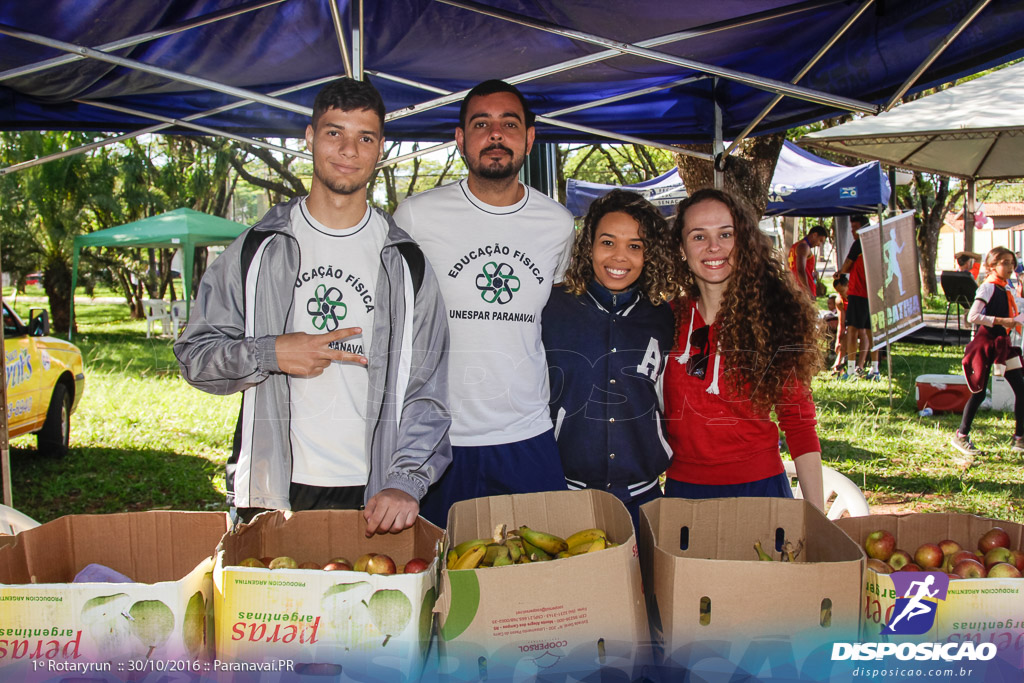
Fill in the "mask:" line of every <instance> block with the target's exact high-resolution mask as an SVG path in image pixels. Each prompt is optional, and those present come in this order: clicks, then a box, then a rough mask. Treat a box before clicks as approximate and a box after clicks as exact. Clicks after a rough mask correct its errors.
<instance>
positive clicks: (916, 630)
mask: <svg viewBox="0 0 1024 683" xmlns="http://www.w3.org/2000/svg"><path fill="white" fill-rule="evenodd" d="M889 577H890V578H891V579H892V583H893V586H894V587H895V588H896V595H897V596H898V597H897V598H896V604H895V606H894V607H893V610H892V616H891V617H890V619H889V623H888V624H886V625H885V628H883V629H882V633H885V634H895V635H904V636H914V635H921V634H923V633H927V632H928V631H929V630H931V627H932V625H933V624H934V623H935V612H936V610H937V609H938V607H939V601H940V600H945V599H946V591H947V590H948V589H949V577H948V576H946V575H945V574H942V573H939V572H894V573H893V574H890V575H889Z"/></svg>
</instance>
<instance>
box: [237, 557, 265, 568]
mask: <svg viewBox="0 0 1024 683" xmlns="http://www.w3.org/2000/svg"><path fill="white" fill-rule="evenodd" d="M238 566H239V567H256V568H258V569H266V568H267V565H265V564H264V563H263V562H261V561H260V560H258V559H256V558H255V557H247V558H245V559H244V560H242V561H241V562H239V563H238Z"/></svg>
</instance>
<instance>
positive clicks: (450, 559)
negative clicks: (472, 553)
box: [445, 548, 459, 569]
mask: <svg viewBox="0 0 1024 683" xmlns="http://www.w3.org/2000/svg"><path fill="white" fill-rule="evenodd" d="M458 559H459V554H458V553H457V552H455V548H452V549H450V550H449V551H448V555H447V557H445V561H446V564H447V567H448V569H451V568H452V567H454V566H455V563H456V562H457V561H458Z"/></svg>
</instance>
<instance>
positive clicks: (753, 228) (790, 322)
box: [672, 188, 823, 410]
mask: <svg viewBox="0 0 1024 683" xmlns="http://www.w3.org/2000/svg"><path fill="white" fill-rule="evenodd" d="M706 201H716V202H720V203H721V204H724V205H725V207H726V208H727V209H728V210H729V213H730V214H731V215H732V221H733V249H732V255H731V257H730V258H731V260H732V275H731V276H730V277H729V280H728V284H727V285H726V289H725V294H724V297H723V300H722V308H721V310H720V311H719V313H718V318H717V320H718V322H719V333H718V338H719V341H720V344H721V348H722V349H723V350H724V351H725V353H724V354H723V356H722V362H723V364H724V366H725V367H724V369H725V370H726V371H727V372H725V373H723V375H722V376H723V378H724V381H726V382H728V383H730V384H731V387H730V388H731V389H733V390H734V391H737V392H745V391H750V392H751V395H750V402H751V403H752V404H753V405H754V407H755V408H757V409H761V410H770V409H771V407H772V406H773V405H774V404H775V403H776V402H778V401H779V399H780V398H781V397H782V395H783V392H784V391H785V389H786V388H787V384H788V383H789V382H791V381H793V380H797V381H798V382H800V383H802V384H804V385H805V386H807V387H810V384H811V379H812V378H813V377H814V375H815V374H816V373H817V372H818V371H819V370H820V369H821V367H822V363H823V360H822V357H821V351H820V350H819V348H818V344H817V340H818V337H819V335H820V332H819V325H820V322H819V318H818V311H817V309H816V307H815V306H814V304H813V303H812V302H811V300H810V298H809V297H808V296H807V293H806V292H804V291H802V290H801V289H800V288H799V285H797V283H796V281H795V279H794V278H793V277H792V276H791V275H790V273H789V270H788V268H786V266H785V265H783V264H782V263H781V262H780V261H779V260H778V258H777V257H776V256H775V253H774V251H773V248H772V243H771V240H770V239H769V238H768V236H767V235H766V234H764V233H763V232H761V230H760V229H759V228H758V226H757V221H756V220H755V218H754V212H753V210H752V209H751V208H750V207H749V206H748V205H747V203H746V202H745V201H744V200H743V199H741V198H740V197H737V196H736V195H733V194H731V193H729V192H725V191H722V190H715V189H711V188H707V189H703V190H698V191H697V192H694V193H693V194H692V195H690V196H689V197H687V198H686V199H685V200H683V201H682V202H680V203H679V207H678V209H677V211H676V217H675V220H674V222H673V226H672V233H673V237H674V239H675V240H676V243H677V245H678V249H679V253H682V245H683V230H684V228H685V219H686V211H687V209H689V208H690V207H691V206H694V205H696V204H699V203H701V202H706ZM680 261H681V263H680V268H679V276H680V284H681V286H682V288H683V296H684V297H686V298H689V299H697V298H699V297H700V290H699V289H698V288H697V280H696V278H695V277H694V275H693V272H692V271H691V270H690V268H689V265H688V264H687V263H686V261H685V260H682V259H680ZM686 310H689V307H688V306H677V307H676V330H677V334H676V337H677V338H678V330H679V328H680V326H681V325H682V324H684V323H685V322H686V321H683V320H682V319H681V318H682V317H683V312H684V311H686ZM730 359H732V361H733V362H732V363H730ZM730 365H732V366H733V367H730ZM728 370H735V371H736V372H728Z"/></svg>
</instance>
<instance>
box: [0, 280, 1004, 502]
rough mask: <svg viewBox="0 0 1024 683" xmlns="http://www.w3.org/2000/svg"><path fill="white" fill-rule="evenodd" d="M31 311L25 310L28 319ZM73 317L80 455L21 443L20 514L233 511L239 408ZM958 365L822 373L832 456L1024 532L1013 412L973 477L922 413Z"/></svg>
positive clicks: (988, 416) (16, 466) (161, 346)
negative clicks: (232, 456)
mask: <svg viewBox="0 0 1024 683" xmlns="http://www.w3.org/2000/svg"><path fill="white" fill-rule="evenodd" d="M28 294H33V292H29V293H28ZM5 295H6V292H5ZM29 305H30V303H29V302H25V303H22V302H21V301H19V302H18V304H17V310H18V312H19V314H21V313H27V309H28V307H29ZM31 305H39V304H38V303H32V304H31ZM76 311H77V316H78V323H79V332H78V334H77V335H76V338H75V342H76V343H77V344H78V345H79V347H80V348H81V349H82V352H83V354H84V355H85V363H86V389H85V395H84V397H83V399H82V402H81V404H80V405H79V408H78V411H77V412H76V413H75V414H74V415H73V416H72V430H71V446H72V453H71V454H70V455H69V456H68V457H67V458H65V459H63V460H54V459H50V458H47V457H42V456H40V455H39V454H38V453H37V452H36V450H35V437H34V436H26V437H20V438H18V439H15V440H14V441H12V450H11V470H12V481H13V487H14V505H15V507H17V508H18V509H20V510H22V511H23V512H25V513H26V514H28V515H30V516H32V517H34V518H36V519H37V520H39V521H48V520H51V519H54V518H56V517H59V516H60V515H63V514H68V513H82V512H117V511H123V510H148V509H152V508H167V509H184V510H208V509H213V510H218V509H224V507H225V506H224V473H223V472H224V468H223V466H224V462H225V460H226V459H227V456H228V453H229V451H230V448H231V438H232V432H233V429H234V424H235V419H236V416H237V413H238V406H239V397H238V396H237V395H236V396H226V397H221V396H211V395H208V394H204V393H202V392H200V391H198V390H196V389H193V388H191V387H189V386H188V385H187V384H185V382H184V381H183V380H182V379H181V378H180V377H179V376H178V371H177V364H176V362H175V361H174V356H173V354H172V352H171V341H170V340H169V339H167V338H161V339H146V338H145V323H144V321H133V320H130V319H129V318H128V311H127V307H126V306H125V305H124V304H118V303H93V304H85V305H79V306H77V308H76ZM961 353H962V349H957V348H948V347H947V348H946V349H945V350H944V351H940V350H939V348H938V347H933V346H916V345H910V344H896V345H895V346H894V347H893V353H892V367H893V376H894V382H893V399H892V404H893V407H892V409H890V407H889V393H888V383H887V382H884V381H883V382H873V383H869V382H866V381H858V382H852V383H851V382H839V381H837V380H830V379H826V378H825V377H824V375H822V376H821V378H820V379H818V380H816V381H815V383H814V394H815V398H816V400H817V404H818V420H819V434H820V437H821V441H822V451H823V458H824V460H825V461H826V462H827V464H829V465H830V466H831V467H833V468H834V469H836V470H838V471H840V472H842V473H843V474H845V475H847V476H848V477H850V478H851V479H852V480H853V481H854V482H856V483H857V485H858V486H860V487H861V489H862V490H863V491H864V492H865V495H866V496H867V498H868V501H869V502H870V503H871V505H872V507H873V509H874V510H875V511H878V512H883V511H884V512H902V511H948V512H970V513H976V514H980V515H986V516H992V517H997V518H1000V519H1008V520H1013V521H1018V522H1024V511H1022V509H1021V501H1022V500H1024V483H1022V482H1024V477H1022V472H1024V459H1022V458H1020V457H1018V456H1014V455H1011V454H1010V451H1009V439H1010V436H1011V434H1012V431H1013V417H1012V414H1009V413H998V412H991V411H982V412H981V413H980V414H979V416H978V418H977V420H976V421H975V427H974V430H973V432H972V437H973V438H974V439H975V442H976V443H977V445H978V446H979V447H980V448H982V449H984V450H986V451H987V452H988V454H987V455H986V456H984V457H982V458H978V459H977V461H976V462H975V463H974V464H973V465H972V466H970V467H964V466H962V465H959V464H957V462H956V461H955V460H954V459H953V458H952V457H951V456H952V449H951V447H950V446H949V445H948V439H949V436H950V434H952V432H953V430H954V429H955V428H956V426H957V424H959V419H960V418H959V415H938V416H935V417H918V415H917V408H916V404H915V397H914V378H916V377H917V376H918V375H923V374H959V363H960V354H961Z"/></svg>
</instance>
